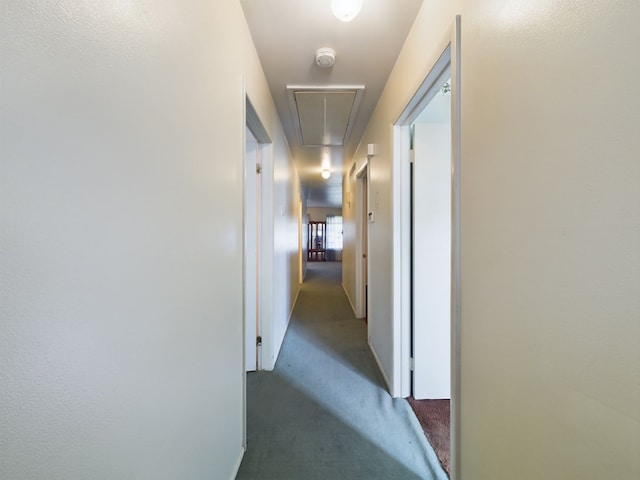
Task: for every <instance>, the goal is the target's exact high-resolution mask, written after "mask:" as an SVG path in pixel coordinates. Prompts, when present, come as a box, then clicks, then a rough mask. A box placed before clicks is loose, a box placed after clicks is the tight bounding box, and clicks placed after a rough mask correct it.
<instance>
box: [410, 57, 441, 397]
mask: <svg viewBox="0 0 640 480" xmlns="http://www.w3.org/2000/svg"><path fill="white" fill-rule="evenodd" d="M446 73H447V74H448V68H447V69H446ZM410 134H411V145H412V163H411V181H412V186H411V187H412V188H411V189H410V192H411V196H412V199H411V232H412V235H411V260H412V261H411V299H412V301H411V313H412V315H411V316H412V322H411V331H412V345H411V349H412V352H413V355H412V356H413V359H414V360H413V363H414V365H413V376H412V382H411V384H412V385H411V394H412V396H413V398H415V399H417V400H423V399H429V400H436V399H450V398H451V80H450V79H447V80H446V81H445V82H444V83H443V84H440V86H439V88H438V90H437V92H436V93H435V95H434V96H433V98H432V99H431V100H430V102H429V103H428V104H427V105H426V107H425V108H424V109H423V110H422V112H421V113H420V114H419V115H418V117H417V118H416V119H415V121H414V122H413V123H412V124H411V127H410Z"/></svg>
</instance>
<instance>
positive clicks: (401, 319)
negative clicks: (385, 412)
mask: <svg viewBox="0 0 640 480" xmlns="http://www.w3.org/2000/svg"><path fill="white" fill-rule="evenodd" d="M460 26H461V17H460V15H457V16H456V18H455V23H454V25H453V28H452V31H451V35H450V37H449V38H450V42H449V43H448V44H447V45H446V46H444V48H443V54H442V55H441V56H440V58H439V59H438V60H437V61H436V63H435V64H434V65H433V68H432V69H431V72H430V73H429V74H428V75H427V77H426V78H425V80H424V81H423V82H422V84H421V85H420V87H419V88H418V90H417V91H416V93H415V95H414V96H413V97H412V98H411V100H410V101H409V103H408V104H407V106H406V107H405V109H404V110H403V111H402V113H401V114H400V116H399V117H398V119H397V121H396V123H395V124H394V127H393V128H394V135H393V141H394V147H393V154H394V162H393V171H392V176H393V178H392V188H393V193H392V201H393V206H392V209H393V215H394V221H393V227H394V231H399V232H401V233H400V234H398V236H397V237H394V243H393V261H394V268H393V272H392V273H393V284H392V289H393V294H394V296H393V299H394V302H397V304H396V303H394V305H393V306H392V315H393V319H392V321H393V334H394V339H393V346H394V352H393V362H394V375H395V374H396V372H397V370H396V368H395V365H398V366H399V367H398V368H399V369H400V370H401V371H400V379H401V380H400V382H398V383H399V386H398V387H397V389H394V390H391V392H392V395H394V396H395V395H396V393H397V394H398V395H399V396H406V395H407V394H408V393H407V392H408V391H410V388H411V387H410V385H409V379H410V361H409V355H408V351H409V350H408V348H409V347H408V344H407V340H406V339H407V338H408V339H409V340H408V341H410V337H409V336H410V333H409V332H410V329H409V326H410V324H409V323H408V322H410V321H411V319H410V318H408V319H407V317H409V316H410V311H409V309H408V307H407V305H408V303H407V302H408V301H409V300H408V299H409V298H410V297H409V296H408V295H410V293H409V294H407V292H406V290H407V289H408V288H409V285H408V284H407V283H406V281H407V280H406V279H407V278H409V277H408V275H409V273H408V272H409V269H408V268H407V265H409V262H410V249H409V248H408V247H407V238H406V237H408V236H409V233H408V232H409V231H410V221H411V219H410V218H408V217H409V215H404V216H403V215H402V209H403V208H404V207H403V202H404V201H405V200H404V199H403V198H402V197H403V195H402V192H404V191H407V189H406V185H407V183H406V182H407V181H408V180H407V178H408V174H407V172H409V158H408V148H407V141H408V139H409V134H408V128H407V127H408V126H409V125H411V123H413V121H414V120H415V119H416V117H417V115H418V114H419V113H420V112H421V111H422V109H423V108H424V106H426V105H427V104H428V103H429V102H430V101H431V99H432V98H433V95H435V93H436V92H437V89H434V85H440V84H442V83H443V82H444V81H445V80H446V79H447V78H445V76H446V75H449V76H450V77H451V95H452V100H451V102H452V103H451V105H452V107H451V108H452V120H451V127H452V140H451V141H452V150H451V151H452V154H451V156H452V158H451V162H452V177H451V181H452V193H451V195H452V219H451V222H452V225H451V227H452V228H451V241H452V252H451V257H452V259H451V261H452V275H451V282H452V285H451V301H452V305H451V307H452V308H451V342H452V343H451V476H450V479H451V480H456V479H459V478H460V395H461V391H460V390H461V388H460V290H461V285H460V263H461V255H460V228H461V227H460V208H461V207H460V175H461V173H460V168H461V101H460V98H461V97H460V88H461V68H460V59H461V55H460V53H461V47H460V42H461V34H460ZM447 65H449V73H444V72H445V71H446V70H447ZM405 211H406V210H405ZM409 245H410V244H409ZM397 335H400V336H401V339H398V338H396V336H397ZM405 337H406V338H405ZM376 361H377V359H376ZM387 383H388V382H387Z"/></svg>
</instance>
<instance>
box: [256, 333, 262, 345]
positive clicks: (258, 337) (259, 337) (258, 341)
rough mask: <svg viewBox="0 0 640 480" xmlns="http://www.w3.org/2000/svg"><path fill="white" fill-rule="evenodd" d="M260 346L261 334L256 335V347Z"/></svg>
mask: <svg viewBox="0 0 640 480" xmlns="http://www.w3.org/2000/svg"><path fill="white" fill-rule="evenodd" d="M261 346H262V336H260V335H258V336H257V337H256V347H261Z"/></svg>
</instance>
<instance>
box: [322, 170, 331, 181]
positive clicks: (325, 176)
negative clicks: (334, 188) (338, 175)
mask: <svg viewBox="0 0 640 480" xmlns="http://www.w3.org/2000/svg"><path fill="white" fill-rule="evenodd" d="M330 176H331V172H330V171H329V169H328V168H323V169H322V178H324V179H325V180H326V179H327V178H329V177H330Z"/></svg>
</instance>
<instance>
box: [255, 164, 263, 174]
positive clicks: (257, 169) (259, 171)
mask: <svg viewBox="0 0 640 480" xmlns="http://www.w3.org/2000/svg"><path fill="white" fill-rule="evenodd" d="M256 173H262V165H260V164H259V163H256Z"/></svg>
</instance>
